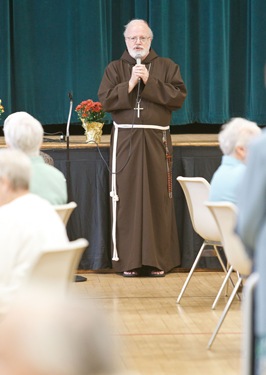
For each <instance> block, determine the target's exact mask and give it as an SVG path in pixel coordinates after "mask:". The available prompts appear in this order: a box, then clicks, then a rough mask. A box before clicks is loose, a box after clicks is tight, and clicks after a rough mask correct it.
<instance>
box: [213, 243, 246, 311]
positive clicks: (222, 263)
mask: <svg viewBox="0 0 266 375" xmlns="http://www.w3.org/2000/svg"><path fill="white" fill-rule="evenodd" d="M213 247H214V250H215V253H216V256H217V258H218V260H219V262H220V264H221V266H222V269H223V270H224V273H225V274H226V275H227V272H228V267H227V266H228V263H227V265H226V266H225V264H224V262H223V260H222V258H221V255H220V253H219V250H218V248H217V246H216V245H213ZM227 281H228V283H227V287H226V292H225V296H228V284H229V281H230V283H231V285H232V287H233V289H234V287H235V284H234V282H233V280H232V278H231V276H230V277H229V278H228V279H227ZM216 298H217V297H216ZM219 298H220V295H219ZM219 298H218V299H217V300H215V301H216V302H215V301H214V303H213V305H212V309H213V310H214V309H215V306H216V304H217V302H218V300H219ZM237 298H238V299H239V300H241V298H240V296H239V294H238V293H237Z"/></svg>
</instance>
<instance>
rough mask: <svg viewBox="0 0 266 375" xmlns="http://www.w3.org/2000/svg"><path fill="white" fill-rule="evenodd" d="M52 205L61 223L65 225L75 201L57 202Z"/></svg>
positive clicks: (75, 205) (75, 204) (74, 206)
mask: <svg viewBox="0 0 266 375" xmlns="http://www.w3.org/2000/svg"><path fill="white" fill-rule="evenodd" d="M53 207H54V209H55V210H56V212H57V213H58V215H59V216H60V218H61V219H62V221H63V223H64V224H65V225H67V223H68V220H69V218H70V215H71V214H72V212H73V210H74V209H75V208H76V207H77V203H75V202H69V203H66V204H58V205H55V206H53Z"/></svg>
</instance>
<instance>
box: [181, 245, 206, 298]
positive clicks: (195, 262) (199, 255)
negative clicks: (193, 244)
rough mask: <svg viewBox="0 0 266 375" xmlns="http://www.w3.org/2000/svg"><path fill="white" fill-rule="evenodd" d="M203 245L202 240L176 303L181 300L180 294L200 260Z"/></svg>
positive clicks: (182, 292)
mask: <svg viewBox="0 0 266 375" xmlns="http://www.w3.org/2000/svg"><path fill="white" fill-rule="evenodd" d="M205 245H206V243H205V241H204V242H203V244H202V246H201V248H200V251H199V252H198V255H197V257H196V259H195V260H194V263H193V265H192V267H191V269H190V271H189V274H188V276H187V278H186V281H185V283H184V285H183V287H182V289H181V292H180V293H179V296H178V298H177V301H176V303H179V302H180V301H181V298H182V296H183V294H184V292H185V290H186V288H187V286H188V283H189V281H190V279H191V276H192V275H193V272H194V270H195V268H196V267H197V264H198V262H199V260H200V257H201V255H202V252H203V250H204V247H205Z"/></svg>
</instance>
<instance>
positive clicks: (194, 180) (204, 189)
mask: <svg viewBox="0 0 266 375" xmlns="http://www.w3.org/2000/svg"><path fill="white" fill-rule="evenodd" d="M177 181H178V182H179V183H180V185H181V187H182V189H183V192H184V194H185V197H186V201H187V205H188V210H189V214H190V218H191V222H192V226H193V228H194V230H195V232H196V233H198V234H199V235H200V236H201V237H202V238H203V239H204V240H209V241H217V242H219V241H221V234H220V231H219V229H218V227H217V224H216V222H215V220H214V218H213V216H212V214H211V213H210V211H209V209H208V208H207V207H206V206H205V204H204V203H205V202H206V201H207V200H208V199H209V192H210V184H209V183H208V181H207V180H205V178H202V177H182V176H178V177H177Z"/></svg>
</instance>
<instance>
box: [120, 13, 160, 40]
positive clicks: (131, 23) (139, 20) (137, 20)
mask: <svg viewBox="0 0 266 375" xmlns="http://www.w3.org/2000/svg"><path fill="white" fill-rule="evenodd" d="M139 23H144V24H145V25H146V26H147V27H148V29H149V33H150V37H151V39H153V32H152V29H151V28H150V26H149V24H148V22H147V21H145V20H142V19H137V18H136V19H134V20H131V21H129V22H128V23H127V24H126V25H125V26H124V27H125V31H124V37H125V36H126V31H127V29H128V27H129V26H133V25H135V24H139Z"/></svg>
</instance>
